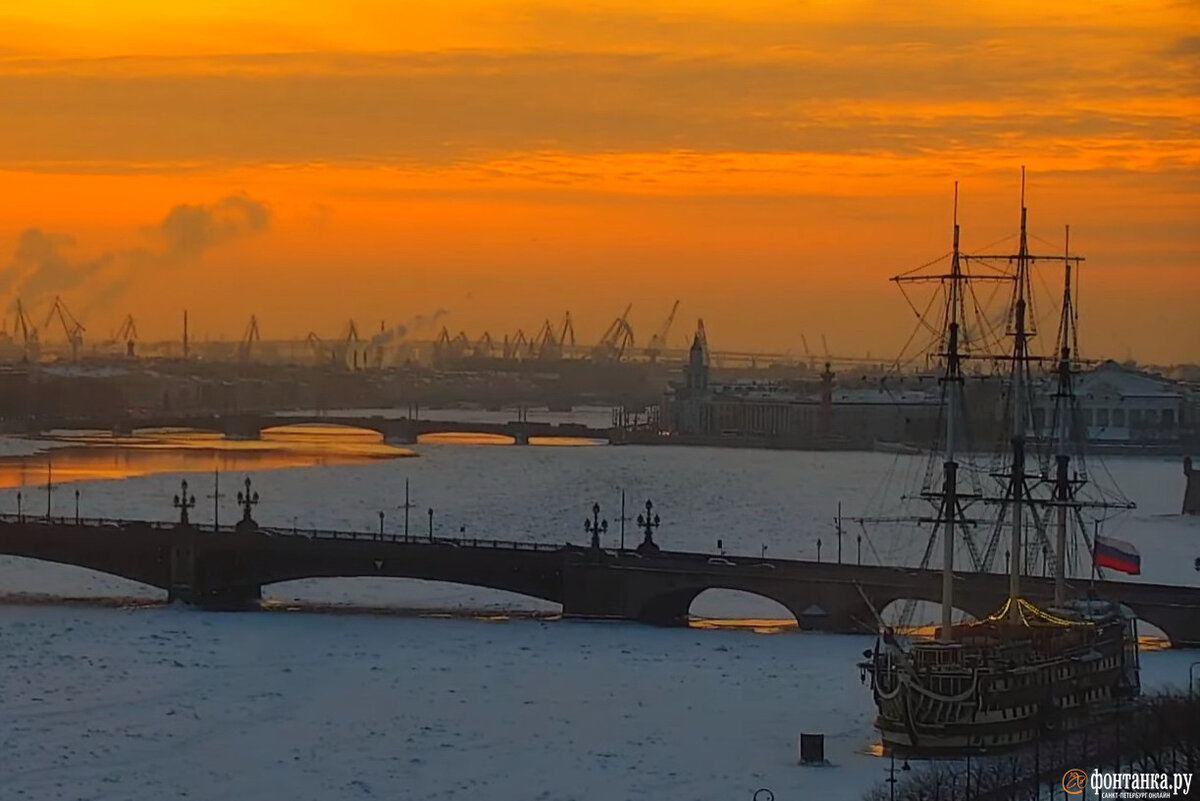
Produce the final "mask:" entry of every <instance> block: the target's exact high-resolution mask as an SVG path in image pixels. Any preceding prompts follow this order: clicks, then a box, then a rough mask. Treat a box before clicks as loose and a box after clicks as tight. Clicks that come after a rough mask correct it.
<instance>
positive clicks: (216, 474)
mask: <svg viewBox="0 0 1200 801" xmlns="http://www.w3.org/2000/svg"><path fill="white" fill-rule="evenodd" d="M211 497H212V499H213V531H220V530H221V499H222V498H224V497H225V495H224V494H222V492H221V469H220V468H219V467H218V468H214V469H213V491H212V496H211ZM292 528H295V526H292Z"/></svg>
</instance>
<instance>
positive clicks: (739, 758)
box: [0, 442, 1200, 801]
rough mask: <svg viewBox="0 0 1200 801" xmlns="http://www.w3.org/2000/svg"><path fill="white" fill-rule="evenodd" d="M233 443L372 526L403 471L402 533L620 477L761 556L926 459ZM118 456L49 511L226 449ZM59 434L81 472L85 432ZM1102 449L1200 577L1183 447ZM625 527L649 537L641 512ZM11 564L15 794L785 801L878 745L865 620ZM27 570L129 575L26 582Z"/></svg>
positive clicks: (1147, 661)
mask: <svg viewBox="0 0 1200 801" xmlns="http://www.w3.org/2000/svg"><path fill="white" fill-rule="evenodd" d="M360 446H361V443H359V444H358V445H356V447H360ZM6 447H7V449H8V450H9V451H10V452H14V453H21V452H27V451H28V450H30V447H29V446H28V445H26V444H23V443H13V442H9V443H6ZM331 447H333V448H334V450H339V448H338V447H337V446H331ZM162 450H163V449H162V448H161V447H158V448H156V451H157V457H156V458H159V459H160V460H161V459H162V458H164V455H163V453H162V452H161V451H162ZM167 450H169V449H167ZM236 450H237V449H233V451H232V452H224V453H222V454H220V455H216V454H210V461H212V462H213V463H219V464H222V465H224V469H225V471H226V472H224V473H223V474H222V492H223V493H232V492H233V491H235V490H236V488H235V487H234V486H233V484H234V483H235V482H234V478H237V479H238V480H239V481H240V479H241V478H242V477H243V473H245V472H248V473H249V475H250V477H251V478H252V480H253V481H254V488H255V490H257V491H258V492H259V493H260V494H261V496H262V503H261V504H260V506H259V507H258V508H257V509H256V510H255V512H256V517H257V518H258V519H259V520H260V522H263V523H268V524H273V525H279V526H291V525H293V524H295V525H299V526H306V525H311V526H319V527H323V528H328V527H343V528H345V527H348V528H359V529H366V530H370V529H375V528H377V527H378V524H379V522H378V521H379V517H378V513H379V511H381V510H382V511H384V513H385V527H386V528H387V529H389V530H393V531H397V530H402V528H403V525H404V523H403V509H402V504H403V497H404V482H405V481H406V480H407V481H409V483H410V489H411V496H412V501H413V504H414V506H415V508H414V510H413V512H412V516H411V521H410V527H411V529H412V530H414V531H424V530H425V527H426V526H427V525H428V517H427V512H426V510H427V509H429V508H433V509H434V526H435V529H436V531H437V533H439V534H444V535H456V534H457V533H458V532H459V531H460V530H465V531H466V532H467V534H468V536H479V537H497V538H505V539H508V538H517V539H537V540H542V541H547V542H561V541H564V540H572V541H575V542H582V541H584V538H585V535H584V532H583V519H584V517H585V515H587V514H588V510H589V509H590V507H591V504H592V503H593V502H596V501H598V502H600V503H601V504H602V507H603V509H602V514H603V515H604V516H606V517H608V518H609V520H610V527H609V537H608V538H609V540H610V542H612V543H613V544H615V542H616V540H617V538H618V537H619V524H618V522H617V521H616V518H617V516H618V515H619V500H620V492H621V489H622V488H623V489H625V491H626V494H627V498H628V514H629V515H630V516H636V514H637V511H638V506H640V505H643V504H644V502H645V499H646V498H651V499H653V501H654V504H655V510H656V511H657V512H659V513H660V514H661V515H662V526H661V528H660V529H659V531H658V532H657V534H656V539H658V540H659V541H661V542H662V543H663V545H664V547H670V548H681V549H684V548H686V549H713V548H715V542H716V540H717V539H718V538H720V539H722V540H723V541H724V545H725V548H726V549H727V550H728V551H730V552H734V553H756V554H757V553H760V552H761V549H762V548H763V547H764V546H765V547H766V549H767V551H766V552H767V555H768V558H769V557H770V556H778V557H797V558H815V557H816V552H817V540H818V539H820V540H821V542H822V547H821V551H822V559H830V560H833V559H836V557H837V536H836V530H835V528H834V526H833V517H834V515H835V513H836V510H837V504H838V502H839V501H841V502H842V504H843V511H844V513H845V514H846V515H847V516H853V515H856V514H859V513H864V512H865V513H875V512H879V511H882V510H884V509H886V508H887V501H888V499H886V498H882V497H880V496H881V493H882V492H883V489H882V488H883V487H884V485H885V484H888V481H887V479H888V476H889V475H892V476H896V475H903V474H906V473H908V474H911V473H913V472H914V471H915V470H917V469H918V467H917V465H918V464H919V461H920V460H918V459H915V458H913V457H909V456H894V455H890V454H871V453H803V452H786V451H750V450H716V449H699V448H696V449H686V448H665V447H619V448H618V447H605V446H595V447H588V446H583V447H557V448H556V447H537V446H530V447H495V446H482V445H466V444H461V443H459V444H438V443H434V442H423V443H421V444H419V445H416V446H414V447H413V448H412V451H413V452H415V453H416V454H417V457H416V458H386V455H381V454H379V453H370V454H360V455H361V456H362V458H361V459H357V460H355V459H351V460H349V461H348V462H347V461H344V460H343V459H341V458H340V457H337V458H335V457H333V456H331V457H330V458H329V459H324V460H323V459H321V458H319V456H318V457H317V458H315V459H314V458H309V457H306V460H305V461H302V462H301V463H300V464H302V465H304V466H296V467H286V466H284V465H285V464H287V463H288V460H287V459H283V458H282V457H281V458H273V459H272V460H270V461H269V462H267V463H265V464H266V466H268V467H270V468H272V469H254V468H255V467H256V466H257V467H259V468H262V466H263V465H264V462H262V461H259V462H258V463H252V462H246V463H242V462H239V461H238V456H237V453H236ZM306 452H307V451H306ZM391 455H398V454H391ZM310 456H311V455H310ZM260 457H261V454H260ZM43 458H44V457H40V456H33V457H29V461H28V464H27V465H26V469H25V470H24V472H23V473H22V475H24V476H27V479H22V481H24V482H25V485H24V486H23V487H22V486H11V485H12V484H14V483H16V484H20V482H19V481H18V482H12V481H9V482H8V483H9V484H10V486H9V487H8V488H7V489H3V490H0V508H3V509H4V510H5V511H13V510H15V505H16V500H15V494H16V492H18V491H20V492H22V495H23V498H24V502H25V503H26V504H29V505H28V506H27V507H26V511H27V512H28V511H29V510H34V513H36V512H37V510H39V508H40V510H41V511H42V512H43V513H44V504H45V489H44V488H39V486H38V484H39V482H40V483H41V484H44V483H45V478H44V476H43V475H42V474H41V473H40V470H39V469H38V468H37V465H39V464H41V462H39V461H38V460H39V459H43ZM122 458H123V459H125V463H124V464H125V469H122V470H113V471H110V473H109V474H110V475H118V474H120V475H129V476H130V477H127V478H122V479H108V480H81V481H78V482H77V483H69V484H60V485H58V486H57V488H56V489H55V490H54V493H53V495H52V496H51V499H52V502H53V504H54V511H55V513H56V514H66V515H70V514H73V511H74V510H73V505H74V490H75V489H78V490H79V492H80V505H81V510H82V513H83V514H85V515H89V516H114V517H141V518H161V519H166V518H169V517H171V516H172V511H173V510H172V509H171V506H170V502H171V497H172V496H173V495H174V494H175V493H176V492H177V491H178V484H179V480H180V478H181V477H183V476H186V477H187V478H189V480H190V483H191V486H192V489H193V490H194V491H195V493H196V495H197V496H198V499H199V502H198V507H197V509H196V510H195V514H194V519H198V520H199V521H200V522H202V523H203V522H208V521H211V518H212V503H213V501H212V499H211V498H206V497H205V496H206V495H210V494H211V493H212V486H211V485H212V475H211V473H210V472H209V471H210V470H211V465H210V464H209V463H207V462H205V461H204V460H203V459H197V458H195V454H193V456H192V458H191V461H189V462H187V463H186V464H183V463H180V464H178V465H176V466H175V467H174V469H170V468H171V464H170V462H169V460H168V461H167V462H165V463H164V462H162V461H160V462H158V463H157V465H156V466H155V467H154V468H153V469H152V470H145V471H142V470H140V469H139V468H138V466H137V464H133V465H132V467H131V466H130V462H129V459H130V456H129V454H128V453H126V454H125V455H124V456H123V457H122ZM55 459H56V461H61V462H62V473H63V475H64V476H68V475H70V469H69V464H70V461H71V458H70V456H69V455H66V454H65V453H64V455H62V456H61V457H59V456H56V457H55ZM137 460H138V457H134V458H133V462H134V463H137ZM164 465H165V468H164ZM1108 466H1109V469H1110V470H1111V471H1112V472H1113V475H1114V477H1115V478H1116V479H1117V481H1118V483H1119V484H1120V485H1121V486H1122V488H1123V489H1124V490H1125V492H1126V494H1127V495H1129V496H1130V497H1131V498H1132V499H1133V500H1134V501H1136V502H1137V503H1138V505H1139V508H1138V509H1137V510H1136V511H1135V512H1133V513H1130V514H1128V515H1125V516H1123V518H1122V519H1120V520H1118V521H1114V523H1113V524H1112V527H1111V530H1110V531H1109V533H1111V534H1112V535H1113V536H1118V537H1121V538H1124V539H1129V540H1131V541H1133V542H1135V543H1137V544H1138V546H1139V547H1140V548H1141V551H1142V555H1143V570H1144V575H1143V576H1142V577H1141V579H1143V580H1150V581H1162V582H1170V583H1181V584H1189V585H1192V586H1195V585H1196V584H1197V578H1198V577H1200V574H1197V573H1196V572H1195V571H1194V570H1193V568H1192V561H1193V560H1194V558H1195V557H1196V556H1200V536H1197V535H1200V521H1196V520H1185V519H1182V518H1180V517H1179V516H1178V514H1177V513H1178V511H1179V509H1178V504H1179V500H1180V497H1181V495H1180V493H1181V491H1182V475H1181V470H1180V467H1179V464H1178V463H1177V462H1175V461H1168V460H1150V459H1117V460H1110V461H1109V465H1108ZM57 469H58V468H56V470H57ZM162 469H166V472H159V470H162ZM185 470H186V471H194V472H190V473H181V472H179V471H185ZM77 477H78V476H77ZM83 478H87V477H86V476H84V477H83ZM56 481H57V479H56ZM893 483H894V482H893ZM221 503H222V511H221V515H222V517H223V519H225V520H229V519H231V518H232V517H233V515H234V514H235V512H236V510H235V508H234V505H233V503H232V499H231V498H230V497H224V498H222V499H221ZM39 504H40V507H39ZM858 532H859V530H858V529H857V527H852V526H849V525H848V526H847V528H846V534H845V535H844V538H843V543H842V558H843V559H844V560H846V561H853V560H855V559H856V558H857V552H856V550H857V539H856V538H857V534H858ZM626 536H627V540H628V541H629V542H630V543H631V544H632V543H633V542H636V532H635V531H634V528H633V526H632V524H631V525H629V528H628V529H627V534H626ZM923 544H924V543H923V541H920V540H919V539H918V538H915V537H913V536H903V535H893V536H880V535H876V536H874V537H872V538H870V539H868V540H866V541H864V545H863V561H864V562H875V561H884V562H886V563H902V562H909V563H911V562H913V561H916V560H917V559H919V555H920V550H921V548H922V547H923ZM0 586H2V587H3V590H2V592H4V593H6V594H8V595H9V596H10V598H9V600H10V603H7V604H5V605H0V646H2V647H0V660H3V664H0V676H3V679H2V681H3V684H2V685H0V692H2V693H3V697H4V699H5V702H4V705H3V707H2V708H0V718H2V724H3V725H2V726H0V737H2V738H3V750H0V798H6V799H7V798H28V799H39V800H40V799H60V798H61V799H80V798H87V799H93V798H94V799H101V798H103V799H160V798H166V797H177V796H182V794H183V793H185V792H186V793H187V794H188V797H192V798H238V799H243V798H244V799H258V798H264V799H271V798H289V799H308V798H312V799H341V798H388V799H394V798H400V799H408V798H412V799H422V798H463V799H468V798H470V799H485V798H486V799H597V800H598V801H599V800H600V799H605V800H607V799H623V798H629V799H750V798H751V796H752V794H753V792H754V790H755V789H756V788H758V787H769V788H771V789H772V790H773V791H774V793H775V796H776V798H778V799H780V801H785V799H800V798H833V799H837V798H847V799H853V798H858V797H860V796H861V794H862V792H863V791H864V790H865V789H866V788H868V787H870V786H871V785H873V784H875V783H876V782H878V781H879V780H881V779H882V778H883V777H884V770H885V768H886V766H887V763H886V762H885V761H884V760H881V759H878V758H875V757H872V756H868V755H867V754H868V750H869V748H870V746H871V744H872V742H873V741H874V737H873V732H872V731H871V728H870V720H871V713H872V709H871V702H870V697H869V693H868V692H867V691H866V689H865V688H863V687H862V686H861V685H860V684H859V680H858V679H859V677H858V671H857V669H856V668H855V667H854V662H855V659H856V658H857V657H858V656H859V655H860V654H861V651H862V650H863V649H864V648H867V647H870V645H871V644H872V642H873V638H872V637H869V636H861V637H859V636H834V635H816V634H805V633H796V632H794V631H793V632H791V633H786V634H777V635H766V634H759V633H755V632H754V631H752V630H719V631H707V630H701V629H678V630H667V629H656V628H649V627H642V626H637V625H630V624H591V623H582V622H572V621H557V620H553V621H546V620H541V619H528V618H520V617H519V616H517V617H512V618H510V617H509V616H506V615H503V614H498V613H497V614H492V615H481V614H478V613H476V614H465V615H461V616H459V617H455V618H440V617H407V616H392V615H363V614H319V613H313V612H300V613H295V612H288V611H278V610H281V609H284V608H286V607H287V605H288V604H287V603H286V602H288V601H291V600H293V599H298V600H300V601H302V602H304V603H306V604H308V605H309V606H310V608H311V607H316V608H327V606H326V605H328V604H360V605H370V606H395V607H412V606H419V607H427V608H430V609H454V608H458V609H470V610H476V612H478V610H487V609H491V610H496V611H497V612H498V611H499V610H513V609H535V610H536V609H541V610H546V611H552V610H553V607H552V606H551V605H547V604H542V603H540V602H535V601H530V600H528V599H523V598H520V597H518V596H507V595H504V594H501V593H494V592H486V591H479V590H473V589H471V588H464V587H458V586H454V585H444V584H430V583H424V582H415V581H404V580H395V579H393V580H372V579H344V580H320V581H310V582H294V583H290V584H286V585H279V586H275V587H270V588H267V594H268V595H269V596H272V597H273V598H275V599H278V600H279V601H281V602H282V603H279V604H277V605H276V607H275V608H276V610H277V611H272V612H264V613H261V614H228V613H224V614H223V613H208V612H201V611H197V610H191V609H183V608H171V607H163V606H161V605H158V604H155V603H150V604H149V605H146V603H145V602H152V601H154V600H156V599H159V598H160V595H161V594H160V593H159V592H158V591H155V590H150V589H146V588H142V587H138V586H137V585H134V584H130V583H128V582H124V581H121V580H118V579H114V578H110V577H107V576H100V575H97V574H94V573H88V572H86V571H81V570H77V569H73V568H67V567H62V566H54V565H44V564H38V563H32V562H27V561H24V560H18V559H12V558H9V557H0ZM14 593H33V594H49V595H58V596H70V597H92V598H95V597H105V596H106V597H110V598H118V599H124V600H120V601H116V602H113V605H111V606H104V605H98V604H86V605H60V604H55V603H46V602H44V601H42V600H39V601H38V602H37V603H17V602H15V601H16V600H18V599H17V598H14V597H13V594H14ZM135 598H140V599H144V601H143V602H134V601H133V600H132V599H135ZM693 612H696V613H700V614H705V615H711V616H730V617H739V618H744V617H768V618H769V617H776V616H778V615H779V614H780V610H779V608H778V607H774V605H773V604H770V603H769V602H766V601H762V600H759V599H754V598H748V597H739V596H735V595H732V594H728V593H716V592H713V593H706V594H704V595H702V596H701V597H700V598H699V599H697V601H696V604H695V605H694V607H693ZM1194 658H1195V655H1194V654H1192V653H1188V652H1179V651H1153V652H1146V653H1144V654H1143V665H1144V682H1145V684H1146V685H1148V686H1155V685H1161V684H1176V685H1183V684H1184V683H1185V682H1186V677H1187V666H1188V664H1189V663H1190V662H1191V661H1193V660H1194ZM802 731H813V732H823V733H824V734H825V735H826V738H827V742H826V751H827V755H828V757H829V759H830V761H831V762H832V763H833V765H832V766H831V767H828V768H820V769H817V768H800V767H797V766H796V765H795V761H796V760H795V750H796V736H797V734H799V733H800V732H802Z"/></svg>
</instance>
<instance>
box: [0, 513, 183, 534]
mask: <svg viewBox="0 0 1200 801" xmlns="http://www.w3.org/2000/svg"><path fill="white" fill-rule="evenodd" d="M0 523H22V524H24V525H27V526H30V525H33V526H37V525H41V526H80V527H86V528H150V529H155V530H159V531H171V530H173V529H175V528H176V527H177V526H178V523H174V522H166V521H162V520H124V519H120V518H115V517H78V518H77V517H75V516H73V515H51V516H49V517H47V516H46V515H39V514H21V515H16V514H13V513H11V512H0Z"/></svg>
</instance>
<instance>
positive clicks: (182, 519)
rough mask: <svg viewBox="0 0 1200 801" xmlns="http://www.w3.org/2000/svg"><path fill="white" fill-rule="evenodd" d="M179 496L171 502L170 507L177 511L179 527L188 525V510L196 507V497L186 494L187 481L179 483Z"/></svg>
mask: <svg viewBox="0 0 1200 801" xmlns="http://www.w3.org/2000/svg"><path fill="white" fill-rule="evenodd" d="M179 489H180V491H181V494H179V495H176V496H175V499H174V500H173V501H172V504H171V505H172V506H174V507H175V508H176V509H178V510H179V525H181V526H186V525H188V509H191V508H192V507H194V506H195V505H196V496H195V495H189V494H188V488H187V479H186V478H185V479H184V480H183V481H181V482H179Z"/></svg>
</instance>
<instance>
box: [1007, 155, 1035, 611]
mask: <svg viewBox="0 0 1200 801" xmlns="http://www.w3.org/2000/svg"><path fill="white" fill-rule="evenodd" d="M1027 216H1028V214H1027V209H1026V208H1025V168H1024V167H1022V168H1021V239H1020V246H1019V248H1018V249H1017V260H1016V261H1017V274H1016V279H1015V280H1016V284H1015V286H1014V287H1013V292H1014V297H1015V300H1014V303H1013V355H1012V382H1011V387H1012V390H1011V391H1012V472H1011V474H1010V476H1009V481H1010V482H1011V492H1012V538H1011V542H1010V546H1009V547H1010V554H1011V555H1010V557H1009V565H1008V567H1009V572H1008V600H1009V605H1008V609H1009V618H1010V619H1011V620H1013V621H1015V622H1019V621H1020V619H1021V609H1020V605H1019V604H1018V603H1017V600H1018V599H1019V598H1020V597H1021V569H1022V567H1023V566H1024V562H1025V559H1024V554H1025V551H1024V548H1025V546H1024V542H1023V536H1024V533H1025V532H1024V530H1023V526H1024V525H1025V494H1026V493H1025V410H1026V409H1025V407H1026V403H1025V391H1026V388H1025V378H1026V371H1027V370H1028V365H1029V332H1028V331H1027V330H1026V324H1025V311H1026V305H1027V294H1028V293H1027V287H1028V285H1029V261H1030V259H1029V240H1028V234H1027V231H1026V218H1027Z"/></svg>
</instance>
